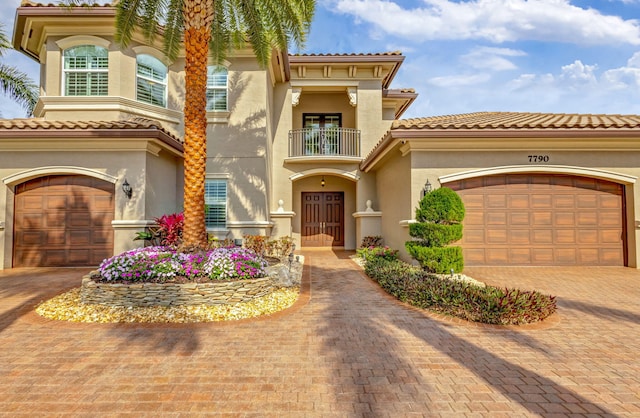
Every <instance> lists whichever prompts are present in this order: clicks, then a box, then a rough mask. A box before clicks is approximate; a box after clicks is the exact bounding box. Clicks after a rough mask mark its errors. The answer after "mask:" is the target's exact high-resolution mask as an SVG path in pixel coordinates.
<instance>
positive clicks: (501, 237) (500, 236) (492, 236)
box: [485, 229, 508, 244]
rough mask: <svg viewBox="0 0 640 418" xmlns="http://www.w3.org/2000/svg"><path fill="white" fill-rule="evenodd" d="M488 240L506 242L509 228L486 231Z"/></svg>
mask: <svg viewBox="0 0 640 418" xmlns="http://www.w3.org/2000/svg"><path fill="white" fill-rule="evenodd" d="M485 236H486V241H487V242H488V243H491V244H506V243H507V242H508V241H507V230H506V229H490V230H488V231H486V232H485Z"/></svg>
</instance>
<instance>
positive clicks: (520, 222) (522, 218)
mask: <svg viewBox="0 0 640 418" xmlns="http://www.w3.org/2000/svg"><path fill="white" fill-rule="evenodd" d="M509 225H510V226H516V227H517V226H526V225H531V220H530V219H529V212H511V213H510V214H509Z"/></svg>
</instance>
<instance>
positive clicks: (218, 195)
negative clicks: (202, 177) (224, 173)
mask: <svg viewBox="0 0 640 418" xmlns="http://www.w3.org/2000/svg"><path fill="white" fill-rule="evenodd" d="M204 205H205V223H206V225H207V228H226V227H227V180H218V179H207V180H206V181H205V183H204Z"/></svg>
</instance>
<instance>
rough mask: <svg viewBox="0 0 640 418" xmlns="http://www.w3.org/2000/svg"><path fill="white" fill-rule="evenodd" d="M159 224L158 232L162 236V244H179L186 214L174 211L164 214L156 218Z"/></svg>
mask: <svg viewBox="0 0 640 418" xmlns="http://www.w3.org/2000/svg"><path fill="white" fill-rule="evenodd" d="M154 220H155V221H156V224H157V225H158V233H159V235H160V237H161V241H160V243H161V244H162V245H173V246H175V245H178V244H180V242H181V241H182V228H183V226H184V215H183V214H182V212H180V213H172V214H168V215H162V216H161V217H159V218H155V219H154Z"/></svg>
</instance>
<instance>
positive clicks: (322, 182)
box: [320, 176, 325, 187]
mask: <svg viewBox="0 0 640 418" xmlns="http://www.w3.org/2000/svg"><path fill="white" fill-rule="evenodd" d="M324 185H325V182H324V176H322V180H320V186H322V187H324Z"/></svg>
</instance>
